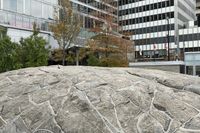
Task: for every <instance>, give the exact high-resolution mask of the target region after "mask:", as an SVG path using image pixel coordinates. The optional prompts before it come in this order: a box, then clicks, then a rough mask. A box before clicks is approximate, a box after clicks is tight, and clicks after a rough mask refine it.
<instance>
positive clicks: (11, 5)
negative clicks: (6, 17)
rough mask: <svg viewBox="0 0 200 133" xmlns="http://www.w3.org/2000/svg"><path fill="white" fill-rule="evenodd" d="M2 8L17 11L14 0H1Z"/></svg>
mask: <svg viewBox="0 0 200 133" xmlns="http://www.w3.org/2000/svg"><path fill="white" fill-rule="evenodd" d="M3 9H5V10H10V11H17V1H16V0H3Z"/></svg>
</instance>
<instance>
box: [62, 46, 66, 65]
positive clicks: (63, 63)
mask: <svg viewBox="0 0 200 133" xmlns="http://www.w3.org/2000/svg"><path fill="white" fill-rule="evenodd" d="M65 58H66V52H65V48H63V58H62V65H63V66H65Z"/></svg>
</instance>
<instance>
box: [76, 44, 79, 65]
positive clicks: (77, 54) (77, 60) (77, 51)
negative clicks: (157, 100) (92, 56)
mask: <svg viewBox="0 0 200 133" xmlns="http://www.w3.org/2000/svg"><path fill="white" fill-rule="evenodd" d="M76 66H79V48H78V47H76Z"/></svg>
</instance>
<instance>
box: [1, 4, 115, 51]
mask: <svg viewBox="0 0 200 133" xmlns="http://www.w3.org/2000/svg"><path fill="white" fill-rule="evenodd" d="M70 1H71V4H72V7H73V9H74V11H76V12H77V13H79V14H80V16H81V17H80V21H81V23H83V29H82V30H81V33H80V37H79V38H84V37H85V38H87V37H90V36H91V34H90V35H89V34H88V32H86V31H87V29H90V28H94V27H95V26H97V25H98V26H99V25H100V26H102V24H103V23H104V22H105V20H104V19H103V18H102V17H112V18H113V22H114V23H116V24H117V17H118V15H117V11H118V10H117V1H116V0H114V1H113V0H70ZM58 8H59V0H0V25H1V26H5V27H7V29H8V32H7V34H8V35H9V36H10V37H11V39H12V40H13V41H16V42H18V41H19V40H20V38H21V37H28V36H30V35H31V34H32V27H33V23H34V22H36V23H37V25H38V27H39V28H40V32H41V35H42V36H43V37H44V38H45V39H46V40H47V41H48V42H49V43H50V45H51V46H52V48H56V47H57V46H58V45H57V42H56V41H55V40H54V39H53V37H52V34H51V31H50V28H49V24H50V23H51V22H52V21H53V19H54V13H55V12H54V11H55V9H58ZM79 42H81V41H79Z"/></svg>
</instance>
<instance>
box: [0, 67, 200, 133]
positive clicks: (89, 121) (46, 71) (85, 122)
mask: <svg viewBox="0 0 200 133" xmlns="http://www.w3.org/2000/svg"><path fill="white" fill-rule="evenodd" d="M199 87H200V78H198V77H191V76H186V75H181V74H175V73H170V72H164V71H157V70H146V69H131V68H113V69H111V68H93V67H62V66H60V68H58V66H51V67H40V68H28V69H22V70H17V71H11V72H7V73H3V74H0V133H200V88H199Z"/></svg>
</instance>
